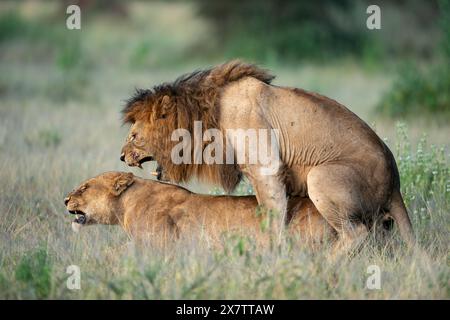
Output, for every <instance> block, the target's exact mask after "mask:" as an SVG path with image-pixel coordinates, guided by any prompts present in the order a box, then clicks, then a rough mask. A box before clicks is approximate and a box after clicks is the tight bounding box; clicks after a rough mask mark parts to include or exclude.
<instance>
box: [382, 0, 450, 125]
mask: <svg viewBox="0 0 450 320" xmlns="http://www.w3.org/2000/svg"><path fill="white" fill-rule="evenodd" d="M440 27H441V30H442V41H441V47H440V48H441V50H440V55H439V57H438V62H437V63H436V64H435V65H432V66H427V67H426V68H425V69H421V68H420V67H419V66H418V65H417V63H412V62H408V63H405V64H404V65H403V66H402V68H400V71H399V73H398V75H397V78H396V80H395V81H394V83H393V85H392V87H391V88H390V90H389V91H388V92H387V93H386V94H385V96H384V97H383V98H382V100H381V102H380V103H379V105H378V107H377V110H378V112H380V113H382V114H385V115H388V116H393V117H399V116H416V117H417V116H422V115H424V114H428V115H438V116H443V117H444V119H447V120H448V119H449V118H450V0H441V1H440Z"/></svg>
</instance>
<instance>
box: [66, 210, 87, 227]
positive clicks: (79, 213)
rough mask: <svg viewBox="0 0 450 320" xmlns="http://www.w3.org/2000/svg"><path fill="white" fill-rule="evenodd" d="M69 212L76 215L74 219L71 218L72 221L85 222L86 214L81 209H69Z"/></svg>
mask: <svg viewBox="0 0 450 320" xmlns="http://www.w3.org/2000/svg"><path fill="white" fill-rule="evenodd" d="M69 213H71V214H74V215H76V218H75V220H73V222H75V223H78V224H85V223H86V214H85V213H84V212H83V211H80V210H69Z"/></svg>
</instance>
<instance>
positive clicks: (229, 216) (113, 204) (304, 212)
mask: <svg viewBox="0 0 450 320" xmlns="http://www.w3.org/2000/svg"><path fill="white" fill-rule="evenodd" d="M118 181H119V183H118ZM120 181H122V183H120ZM117 185H119V187H117ZM65 203H66V206H67V209H68V210H69V211H71V212H72V213H77V214H78V215H82V213H83V214H84V215H85V218H86V223H85V225H92V224H96V223H101V224H118V225H121V226H122V227H123V228H124V229H125V230H126V231H127V232H128V233H130V234H131V235H132V236H135V237H137V238H139V239H143V238H149V239H157V240H161V239H164V241H166V240H173V239H175V238H179V237H186V236H190V235H201V236H204V237H206V238H207V239H209V240H211V241H213V242H216V241H217V240H218V239H219V238H220V236H221V235H222V234H224V233H225V232H233V233H234V232H236V233H238V234H241V235H247V236H251V237H252V238H258V240H261V239H262V238H264V233H263V232H261V226H262V221H263V216H261V215H258V214H257V201H256V199H255V197H253V196H245V197H231V196H208V195H199V194H194V193H192V192H190V191H188V190H186V189H184V188H182V187H178V186H174V185H171V184H166V183H161V182H155V181H151V180H145V179H141V178H138V177H135V176H133V174H131V173H121V172H107V173H104V174H101V175H99V176H97V177H95V178H92V179H89V180H87V181H86V182H84V183H83V184H82V186H80V187H79V188H77V189H76V190H74V191H72V192H71V193H69V194H68V195H67V198H66V199H65ZM292 207H293V209H292V211H291V216H290V219H289V227H288V229H289V231H290V232H291V233H292V234H293V235H294V236H295V237H296V238H300V239H301V240H302V241H303V242H304V243H309V244H312V245H313V244H318V243H321V242H322V241H324V240H325V239H330V240H333V239H334V238H335V232H334V230H333V229H332V228H331V227H330V226H329V225H328V223H327V222H326V221H325V220H324V219H323V218H322V217H321V216H320V215H319V214H318V212H317V210H316V209H315V207H314V205H313V204H312V203H311V201H309V199H300V198H299V199H297V200H296V201H294V202H292Z"/></svg>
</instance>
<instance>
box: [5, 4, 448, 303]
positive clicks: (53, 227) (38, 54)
mask: <svg viewBox="0 0 450 320" xmlns="http://www.w3.org/2000/svg"><path fill="white" fill-rule="evenodd" d="M45 4H46V5H43V4H42V3H37V4H36V3H34V4H33V3H31V4H28V3H25V4H22V5H21V6H20V12H21V14H22V15H24V16H25V17H28V18H29V19H28V20H21V19H20V18H18V17H13V16H12V15H11V16H9V18H5V16H4V15H3V16H2V20H1V23H2V24H3V26H2V28H3V29H2V31H4V30H5V25H6V28H9V29H8V31H11V30H18V32H21V30H22V31H23V30H26V32H25V33H24V35H22V36H20V37H17V38H14V39H12V40H8V41H7V42H5V41H3V40H4V39H2V41H3V42H2V43H1V45H2V46H1V48H2V50H1V51H0V70H1V72H0V298H6V299H34V298H44V299H58V298H63V299H88V298H99V299H128V298H132V299H147V298H148V299H182V298H186V299H197V298H199V299H201V298H204V299H214V298H217V299H271V298H273V299H313V298H320V299H341V298H343V299H366V298H369V299H379V298H381V299H402V298H405V299H417V298H419V299H437V298H440V299H448V298H449V297H450V286H449V281H450V269H449V253H448V248H449V228H450V219H449V213H450V201H449V200H450V174H449V154H448V152H449V150H448V148H449V144H448V137H449V136H450V124H449V123H448V122H446V121H442V120H439V119H433V118H429V117H422V116H421V115H417V117H413V118H408V120H406V122H398V121H394V120H389V119H387V118H385V117H380V116H378V115H377V114H375V112H374V107H375V105H376V104H377V103H378V101H379V100H380V97H381V96H382V94H383V92H384V91H385V90H387V89H388V88H389V86H390V85H391V82H392V80H393V77H394V75H393V71H392V70H391V68H382V69H377V68H369V69H367V68H363V67H361V65H360V64H358V63H355V62H354V61H353V60H346V59H343V60H340V61H338V62H335V63H330V64H326V65H321V64H305V63H299V64H289V65H284V64H281V63H273V64H267V65H266V67H268V68H270V69H271V70H272V71H273V72H274V73H275V74H276V75H277V79H276V81H275V83H276V84H279V85H292V86H298V87H302V88H305V89H309V90H314V91H318V92H320V93H323V94H325V95H327V96H330V97H332V98H334V99H336V100H338V101H340V102H341V103H343V104H345V105H347V106H348V107H349V108H350V109H351V110H353V111H354V112H355V113H357V114H358V115H359V116H360V117H362V118H363V119H364V120H366V121H367V122H368V123H369V124H370V125H371V126H372V127H373V128H375V129H376V131H377V133H378V134H379V135H380V136H381V137H383V138H385V139H386V141H387V143H388V145H389V146H390V147H391V149H392V150H393V151H394V153H395V155H396V159H397V161H398V165H399V168H400V173H401V181H402V193H403V195H404V198H405V201H406V203H407V207H408V211H409V213H410V216H411V218H412V221H413V225H414V229H415V232H416V235H417V238H418V240H419V243H420V246H421V247H422V248H423V249H424V251H425V252H426V253H427V254H426V255H425V254H424V253H423V252H422V253H420V252H411V251H408V250H407V249H406V248H405V247H404V246H403V245H402V243H401V241H399V238H398V236H397V234H394V236H393V238H392V239H390V240H389V241H388V242H387V243H382V244H379V243H376V241H375V240H374V239H372V238H371V239H368V243H367V244H366V245H365V246H364V248H363V249H362V250H361V252H360V253H359V254H358V255H356V256H355V257H353V258H352V259H350V260H347V259H343V260H338V261H337V262H333V263H331V262H329V261H328V260H327V257H326V253H322V252H316V253H312V252H310V251H309V250H308V249H306V248H303V247H302V245H301V244H296V243H290V242H286V243H284V244H283V245H282V246H281V247H280V248H272V249H267V250H255V249H254V247H253V244H252V241H251V240H248V239H241V238H239V237H228V238H227V239H226V240H224V249H209V248H208V246H207V241H197V242H196V241H191V242H189V243H178V244H176V245H175V246H174V248H172V249H171V250H166V251H162V250H158V249H156V248H153V247H151V246H148V247H145V248H140V247H136V246H135V245H134V243H133V241H132V240H131V239H129V238H127V236H126V235H125V234H124V232H122V230H120V229H119V228H118V227H106V226H94V227H90V228H86V229H85V230H83V232H80V233H79V234H75V233H73V232H72V230H71V227H70V222H71V221H72V219H73V217H70V216H69V215H68V214H67V213H66V210H65V207H64V204H63V198H64V195H65V194H66V193H67V192H68V191H70V190H72V188H74V187H75V186H77V185H78V184H79V183H80V182H81V181H82V180H84V179H86V178H88V177H91V176H93V175H96V174H98V173H101V172H104V171H111V170H121V171H128V170H132V171H133V172H134V173H135V174H137V175H139V176H142V177H148V178H150V174H149V172H150V171H151V169H153V168H152V166H153V165H151V164H147V165H145V166H144V170H139V169H136V170H134V169H130V168H128V167H126V166H125V165H124V164H123V163H121V162H120V161H119V153H120V147H121V144H122V142H123V141H124V139H125V134H126V131H127V128H126V127H122V126H121V124H120V113H119V112H120V109H121V107H122V105H123V101H124V99H126V98H127V97H128V96H129V95H130V94H131V93H132V91H133V89H134V88H135V87H145V88H147V87H150V86H151V85H153V84H158V83H160V82H162V81H166V80H172V79H174V78H175V77H176V76H178V75H180V74H182V73H183V72H187V71H191V70H193V69H195V68H199V67H205V66H209V65H212V64H214V63H216V62H221V60H220V59H216V60H214V59H212V60H211V61H208V63H206V64H205V62H203V61H201V59H198V60H196V59H195V58H194V59H191V60H190V62H189V63H184V64H180V63H175V61H179V60H180V59H182V56H180V55H181V53H183V52H186V48H188V47H189V50H198V52H199V53H201V50H202V48H201V47H200V46H196V45H195V44H198V43H201V42H202V39H207V37H208V34H207V32H206V31H205V30H208V28H206V27H205V22H204V21H202V20H201V19H197V18H194V17H193V13H192V8H191V6H189V5H180V4H166V5H163V4H158V3H154V4H151V5H145V6H143V5H135V6H133V7H132V8H131V13H130V14H131V15H132V17H133V18H132V19H131V21H128V22H127V23H123V24H122V23H121V20H120V19H116V18H114V17H108V16H104V17H103V16H99V17H97V18H96V19H94V20H92V21H91V22H90V23H86V24H85V25H83V27H82V30H81V31H67V30H66V29H65V21H64V20H63V19H61V20H60V21H57V22H56V23H55V22H53V24H54V25H60V28H61V30H62V31H61V30H59V29H58V28H55V27H54V26H53V27H50V26H47V25H45V24H41V23H37V22H36V21H39V18H40V17H42V16H44V17H45V16H46V15H47V14H49V12H51V11H52V10H55V8H54V7H53V6H52V5H51V4H49V3H48V2H45ZM8 5H9V6H13V7H14V6H15V5H13V4H10V3H3V4H2V7H1V8H0V9H1V10H2V11H1V12H3V13H5V12H9V11H8V10H9V9H10V8H8ZM16 9H17V8H16ZM5 21H6V22H5ZM148 21H151V22H152V25H151V28H143V26H147V25H146V23H148ZM0 36H2V37H5V35H4V34H0ZM142 39H144V40H142ZM192 44H194V45H192ZM194 52H195V51H194ZM194 56H195V55H194ZM199 56H201V55H200V54H199ZM424 134H426V140H425V138H424ZM189 187H190V188H191V189H192V190H195V191H198V192H205V193H207V192H209V191H210V190H213V187H212V186H204V185H199V184H197V183H192V184H190V185H189ZM70 265H77V266H79V267H80V270H81V289H80V290H69V289H68V288H67V286H66V279H67V277H68V276H69V275H68V274H67V273H66V269H67V267H68V266H70ZM370 265H377V266H379V268H380V270H381V288H380V289H379V290H369V289H368V288H367V287H366V280H367V278H368V276H370V274H369V273H367V268H368V267H369V266H370Z"/></svg>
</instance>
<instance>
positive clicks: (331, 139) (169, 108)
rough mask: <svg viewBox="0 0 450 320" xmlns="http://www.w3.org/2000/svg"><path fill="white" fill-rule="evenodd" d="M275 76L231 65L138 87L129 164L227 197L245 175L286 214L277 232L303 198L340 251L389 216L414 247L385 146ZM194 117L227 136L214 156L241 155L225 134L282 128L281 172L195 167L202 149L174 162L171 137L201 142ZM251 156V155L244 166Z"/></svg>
mask: <svg viewBox="0 0 450 320" xmlns="http://www.w3.org/2000/svg"><path fill="white" fill-rule="evenodd" d="M273 78H274V77H273V76H272V75H270V74H268V73H267V72H266V71H264V70H261V69H259V68H257V67H255V66H254V65H250V64H245V63H242V62H239V61H232V62H229V63H226V64H223V65H219V66H216V67H214V68H211V69H208V70H204V71H197V72H193V73H191V74H188V75H184V76H182V77H180V78H179V79H177V80H176V81H174V82H173V83H164V84H162V85H159V86H155V87H154V88H153V89H150V90H138V91H137V92H136V94H135V95H134V96H133V97H132V98H131V99H129V101H128V103H127V104H126V106H125V108H124V109H123V116H124V123H130V124H131V128H130V130H129V134H128V137H127V139H126V143H125V145H124V146H123V148H122V153H121V157H120V158H121V160H123V161H125V162H126V163H127V164H128V165H130V166H141V164H142V163H143V162H145V161H149V160H157V161H158V163H159V164H160V165H161V166H162V167H163V169H164V170H165V173H166V176H167V177H168V178H169V179H170V180H171V181H174V182H184V181H188V180H189V179H190V178H191V177H193V176H196V177H197V178H199V179H200V180H205V181H208V182H212V183H216V184H220V185H222V186H223V187H224V188H225V190H228V191H230V190H233V189H234V188H235V186H236V184H237V183H238V182H239V180H240V177H241V174H242V173H243V174H245V175H246V176H247V177H248V178H249V179H250V181H251V183H252V185H253V188H254V190H255V193H256V197H257V200H258V203H259V204H262V205H264V206H265V207H266V208H268V209H273V211H274V212H277V213H278V217H279V219H277V225H276V228H275V230H279V231H280V233H281V230H282V227H281V226H282V225H284V218H285V213H286V208H287V199H288V197H289V196H294V195H300V196H303V197H309V198H310V199H311V200H312V202H313V203H314V205H315V207H316V208H317V209H318V211H319V212H320V214H321V215H322V217H324V218H325V219H326V221H327V222H328V223H329V224H330V225H331V226H332V227H333V228H334V230H335V231H336V232H338V233H339V235H340V236H339V239H340V241H339V245H338V247H341V248H342V249H345V248H347V247H350V246H352V245H354V244H356V243H358V242H360V241H362V240H363V239H364V238H365V237H366V236H367V234H368V229H367V227H366V226H367V223H366V222H367V221H371V220H376V219H378V218H380V217H381V216H383V215H384V214H390V215H391V216H392V217H393V218H394V220H395V221H396V223H397V225H398V227H399V230H400V233H401V235H402V236H403V238H404V240H405V241H406V242H407V243H408V244H413V243H414V234H413V230H412V226H411V222H410V219H409V217H408V213H407V211H406V208H405V205H404V203H403V199H402V196H401V194H400V179H399V173H398V169H397V165H396V163H395V159H394V156H393V155H392V153H391V151H390V150H389V148H388V147H387V146H386V144H385V143H384V142H383V141H382V140H381V139H380V138H379V137H378V136H377V135H376V133H375V132H374V131H373V130H372V129H371V128H370V127H369V126H368V125H367V124H366V123H365V122H364V121H363V120H361V119H360V118H359V117H358V116H356V115H355V114H354V113H353V112H351V111H350V110H348V109H347V108H346V107H344V106H343V105H341V104H339V103H338V102H336V101H334V100H332V99H329V98H327V97H324V96H322V95H319V94H316V93H312V92H308V91H305V90H302V89H296V88H289V87H280V86H275V85H271V81H272V79H273ZM196 120H198V121H201V122H202V129H203V132H205V130H207V129H218V130H220V131H221V132H222V134H223V136H224V139H223V141H220V140H219V141H216V140H214V144H215V145H216V146H217V144H219V146H218V147H216V148H215V149H214V152H215V153H216V154H217V153H220V152H222V151H221V150H227V151H228V148H229V147H231V148H232V149H234V151H236V150H237V149H238V145H237V142H236V141H235V140H234V139H233V137H228V136H226V130H229V129H241V130H242V129H243V130H244V132H246V131H245V130H248V129H267V130H269V131H270V130H271V129H275V130H277V132H278V139H277V140H278V144H277V147H278V152H276V153H275V154H271V158H270V160H271V162H270V163H275V164H276V163H277V161H276V160H278V159H279V160H280V162H279V165H278V166H277V167H276V170H275V174H266V173H265V171H264V170H263V169H264V168H265V166H263V165H262V164H260V163H256V164H252V163H250V162H249V161H247V162H244V163H236V162H234V163H233V164H229V163H228V164H217V163H206V162H202V163H198V162H197V163H196V162H195V161H193V159H195V154H194V153H195V152H197V151H195V148H191V149H192V153H190V154H186V152H184V150H183V159H184V157H185V156H186V158H187V159H188V160H190V162H189V161H187V163H186V162H184V161H183V163H176V162H174V161H173V159H172V158H173V154H172V152H173V151H174V150H175V149H174V147H175V146H176V145H177V144H179V141H178V139H173V136H172V134H173V133H174V131H175V130H176V129H184V130H186V131H187V132H188V133H190V134H191V135H192V136H194V121H196ZM201 134H202V133H201ZM247 138H248V140H250V139H251V137H247ZM174 140H175V141H174ZM211 140H212V139H208V137H204V141H203V143H202V144H201V145H200V147H201V152H205V151H211V150H210V149H211V148H209V149H207V147H209V146H210V145H211V144H212V143H213V142H212V141H211ZM267 140H269V139H267ZM267 149H269V150H270V146H267V147H266V150H267ZM194 151H195V152H194ZM223 152H225V151H223ZM249 157H250V154H249V150H246V157H245V159H249Z"/></svg>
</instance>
